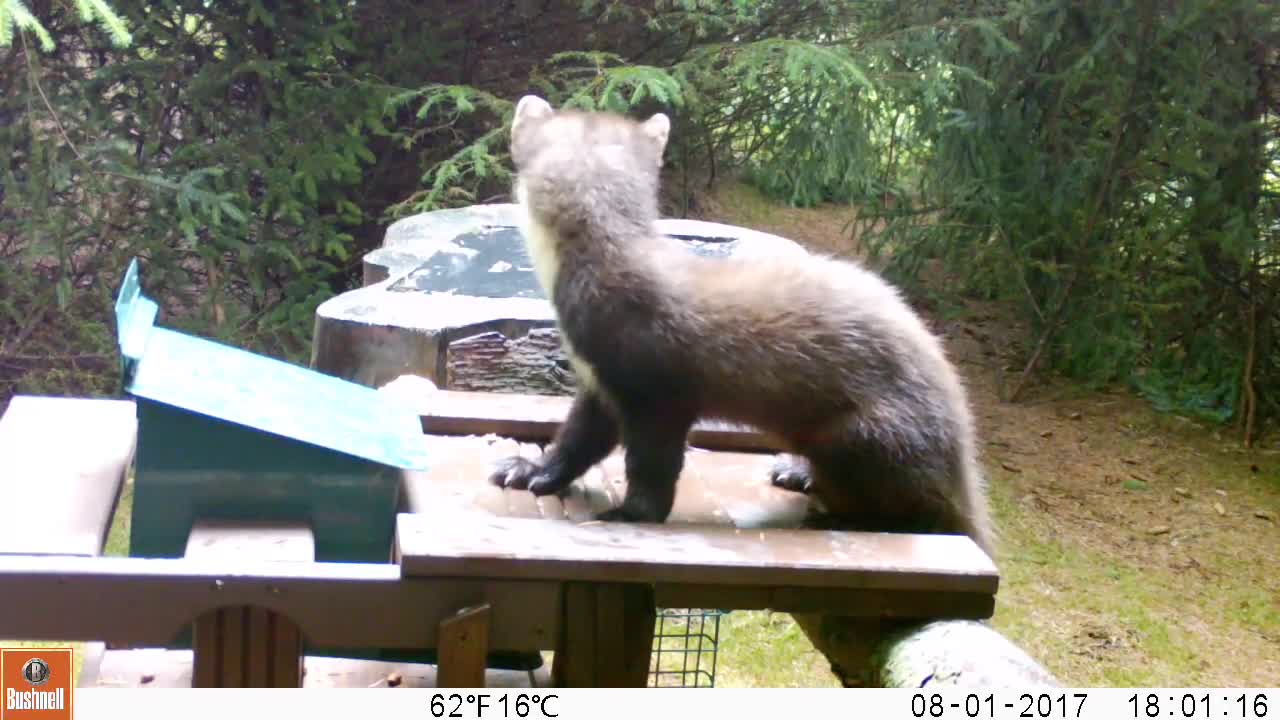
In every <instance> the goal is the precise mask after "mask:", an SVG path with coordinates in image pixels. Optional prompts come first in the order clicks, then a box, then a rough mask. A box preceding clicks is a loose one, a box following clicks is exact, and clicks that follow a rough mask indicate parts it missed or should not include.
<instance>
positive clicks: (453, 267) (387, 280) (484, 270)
mask: <svg viewBox="0 0 1280 720" xmlns="http://www.w3.org/2000/svg"><path fill="white" fill-rule="evenodd" d="M518 212H519V208H518V206H516V205H512V204H494V205H477V206H473V207H469V208H461V209H456V210H442V211H437V212H430V213H424V214H421V215H415V216H413V217H409V218H405V219H403V220H400V221H398V222H396V223H394V224H392V225H391V227H390V228H388V230H387V235H386V239H385V240H384V242H383V246H382V247H381V248H379V249H377V250H374V251H372V252H370V253H369V254H368V255H366V256H365V258H364V283H365V285H364V287H361V288H358V289H356V290H352V291H350V292H346V293H343V294H341V295H338V296H337V297H334V298H332V299H330V300H328V301H326V302H324V303H323V304H321V305H320V307H319V308H317V310H316V320H315V333H314V334H315V338H314V342H313V345H312V355H311V366H312V367H313V368H315V369H316V370H319V371H321V372H324V373H328V374H330V375H335V376H337V377H341V378H344V379H346V380H351V381H352V382H358V383H361V384H364V385H369V386H373V387H381V386H382V385H385V384H387V383H388V382H390V381H392V380H394V379H396V378H398V377H400V376H402V375H417V376H420V377H425V378H427V379H428V380H430V381H431V382H433V383H435V385H436V386H437V387H440V388H450V389H457V390H483V391H496V392H501V391H503V390H504V389H511V390H519V391H521V392H532V393H543V394H567V393H570V392H572V389H573V374H572V372H571V371H570V370H569V365H568V361H567V359H566V358H565V357H564V354H563V352H562V351H561V350H560V337H559V332H558V331H557V330H556V327H555V316H554V314H553V312H552V309H551V305H550V303H548V302H547V300H546V297H545V296H544V295H543V293H542V290H541V288H540V287H539V286H538V282H537V279H536V278H535V277H534V274H533V268H532V265H531V263H530V261H529V259H528V255H527V253H526V252H525V248H524V238H523V236H522V235H521V233H520V230H519V227H518V216H517V213H518ZM658 225H659V229H660V230H661V231H662V232H664V233H666V234H667V235H669V236H672V237H676V238H679V239H681V240H684V241H685V243H686V244H687V246H688V248H689V250H690V252H696V253H699V254H703V255H711V256H729V255H743V254H761V255H771V254H777V253H780V252H804V250H803V249H802V248H801V247H800V246H799V245H797V244H796V243H794V242H792V241H790V240H786V239H783V238H780V237H777V236H775V235H769V234H766V233H761V232H756V231H754V230H748V229H745V228H738V227H733V226H730V225H721V224H718V223H709V222H702V221H697V220H676V219H665V220H661V221H659V223H658Z"/></svg>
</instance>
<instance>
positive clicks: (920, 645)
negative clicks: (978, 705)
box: [792, 613, 1060, 690]
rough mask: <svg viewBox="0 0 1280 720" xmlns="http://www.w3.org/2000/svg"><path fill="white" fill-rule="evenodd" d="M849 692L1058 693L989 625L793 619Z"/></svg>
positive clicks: (1051, 680) (1048, 678) (812, 615)
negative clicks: (941, 689)
mask: <svg viewBox="0 0 1280 720" xmlns="http://www.w3.org/2000/svg"><path fill="white" fill-rule="evenodd" d="M792 617H794V618H795V620H796V623H797V624H799V625H800V628H801V629H802V630H804V633H805V635H806V636H808V638H809V640H810V642H812V643H813V645H814V647H815V648H817V650H818V651H819V652H821V653H822V654H823V655H825V656H826V658H827V660H828V662H830V663H831V671H832V672H833V673H835V675H836V677H837V678H839V679H840V681H841V683H842V684H843V685H844V686H845V687H888V688H927V687H939V686H941V687H958V688H970V689H981V690H996V689H1004V688H1018V689H1028V688H1041V687H1050V688H1052V687H1059V686H1060V683H1059V682H1058V680H1057V679H1056V678H1054V676H1053V675H1052V674H1051V673H1050V672H1049V671H1048V670H1046V669H1045V668H1043V667H1041V666H1040V665H1039V664H1038V663H1037V662H1036V661H1035V660H1033V659H1032V658H1031V657H1030V656H1029V655H1027V654H1026V653H1025V652H1023V651H1022V650H1021V649H1020V648H1018V647H1017V646H1015V645H1014V644H1013V643H1011V642H1009V641H1008V640H1007V639H1006V638H1005V637H1004V636H1003V635H1001V634H1000V633H998V632H996V631H995V630H994V629H993V628H992V627H991V626H990V625H989V624H987V623H986V622H978V621H974V620H933V621H925V622H920V621H908V620H875V619H867V618H853V617H837V616H835V615H823V614H817V613H793V614H792Z"/></svg>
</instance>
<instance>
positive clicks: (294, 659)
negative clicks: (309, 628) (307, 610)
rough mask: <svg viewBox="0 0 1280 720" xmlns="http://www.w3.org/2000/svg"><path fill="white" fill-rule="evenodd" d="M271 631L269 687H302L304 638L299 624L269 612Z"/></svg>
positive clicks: (267, 683) (268, 656)
mask: <svg viewBox="0 0 1280 720" xmlns="http://www.w3.org/2000/svg"><path fill="white" fill-rule="evenodd" d="M268 622H269V623H270V626H271V628H270V631H269V632H268V633H267V635H266V637H267V638H269V639H270V642H271V643H272V646H271V648H270V652H268V653H267V658H266V659H267V661H268V663H269V667H268V671H267V682H266V685H267V687H294V688H296V687H301V686H302V671H303V659H302V658H303V642H302V640H303V638H302V631H301V630H300V629H299V628H298V624H297V623H295V622H293V621H292V620H289V621H287V622H286V618H284V617H283V616H281V615H279V614H268Z"/></svg>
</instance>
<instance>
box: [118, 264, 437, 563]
mask: <svg viewBox="0 0 1280 720" xmlns="http://www.w3.org/2000/svg"><path fill="white" fill-rule="evenodd" d="M115 311H116V329H117V333H118V335H119V337H118V342H119V345H120V353H121V356H122V360H123V368H122V370H123V376H124V378H123V380H124V391H125V392H126V393H127V394H129V395H131V396H132V397H133V398H134V400H135V401H136V403H137V409H138V410H137V411H138V445H137V452H136V458H135V467H134V496H133V515H132V530H131V536H130V547H129V553H130V555H133V556H135V557H181V556H182V555H183V553H184V550H185V547H186V542H187V536H188V534H189V532H190V530H191V526H192V522H193V520H194V519H196V518H201V519H219V520H270V521H284V522H306V523H309V524H310V525H311V528H312V531H313V533H314V536H315V552H316V560H319V561H330V562H389V561H390V560H391V550H392V541H393V536H394V531H395V518H396V509H397V506H398V503H399V499H400V498H399V495H400V475H399V471H400V469H402V468H403V469H424V468H425V457H424V450H423V443H422V426H421V424H420V420H419V418H418V416H417V415H416V414H414V413H413V412H412V411H410V410H408V409H406V408H404V407H402V406H400V405H397V404H396V403H395V402H394V401H392V400H390V399H389V398H386V397H385V396H384V395H382V394H381V393H378V392H377V391H376V390H374V389H372V388H369V387H365V386H363V385H357V384H355V383H351V382H347V381H345V380H341V379H338V378H335V377H332V376H329V375H325V374H323V373H319V372H315V371H313V370H309V369H307V368H303V367H299V366H296V365H291V364H289V363H286V362H282V361H279V360H275V359H272V358H268V357H264V356H261V355H257V354H254V353H251V352H247V351H244V350H240V349H237V348H233V347H229V346H227V345H223V344H220V343H216V342H212V341H210V340H206V339H203V338H199V337H193V336H191V335H187V334H184V333H181V332H177V331H174V330H169V329H165V328H162V327H156V325H155V320H156V314H157V305H156V303H155V302H153V301H152V300H150V299H149V298H147V297H145V296H144V295H143V294H142V292H141V288H140V286H139V281H138V263H137V260H134V261H133V262H131V263H130V264H129V268H128V270H127V271H126V273H125V277H124V282H123V284H122V286H121V288H120V294H119V296H118V297H117V299H116V307H115Z"/></svg>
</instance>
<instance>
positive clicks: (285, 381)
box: [115, 259, 426, 470]
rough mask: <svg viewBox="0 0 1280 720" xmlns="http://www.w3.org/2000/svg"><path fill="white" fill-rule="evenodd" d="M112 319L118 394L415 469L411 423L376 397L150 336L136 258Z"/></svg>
mask: <svg viewBox="0 0 1280 720" xmlns="http://www.w3.org/2000/svg"><path fill="white" fill-rule="evenodd" d="M115 312H116V333H117V342H118V343H119V346H120V354H121V358H122V365H123V367H122V371H123V374H124V390H125V392H126V393H128V394H130V395H133V396H135V397H138V398H142V399H146V400H149V401H152V402H157V403H163V404H165V405H171V406H173V407H177V408H180V409H183V410H186V411H189V412H193V413H198V414H200V415H206V416H208V417H210V418H216V419H218V420H223V421H226V422H230V423H235V424H238V425H242V426H245V427H248V428H253V429H255V430H259V431H262V432H265V433H270V434H273V435H277V436H279V437H282V438H289V439H293V440H298V441H301V442H304V443H307V444H310V445H314V446H316V447H318V448H322V449H326V450H331V451H334V452H339V453H344V454H347V455H352V456H355V457H359V458H363V459H365V460H370V461H373V462H376V463H381V464H384V465H389V466H394V467H400V468H404V469H411V470H421V469H425V467H426V465H425V459H426V458H425V449H424V443H423V441H422V424H421V420H420V418H419V417H418V415H417V414H416V413H415V412H413V411H412V410H410V409H408V408H407V407H404V406H403V405H400V404H399V403H397V402H395V401H394V400H393V399H391V398H388V397H386V396H385V395H383V394H382V393H379V392H378V391H377V390H374V389H373V388H370V387H366V386H364V385H359V384H356V383H352V382H348V381H346V380H342V379H340V378H336V377H333V376H331V375H326V374H324V373H320V372H316V371H314V370H311V369H308V368H304V367H299V366H297V365H293V364H290V363H287V362H283V361H280V360H276V359H274V358H269V357H266V356H263V355H258V354H256V353H252V352H248V351H246V350H241V349H239V348H235V347H231V346H229V345H224V344H222V343H217V342H214V341H212V340H207V339H204V338H200V337H195V336H192V335H187V334H184V333H180V332H177V331H174V330H169V329H166V328H161V327H156V326H155V318H156V315H157V305H156V303H155V302H154V301H152V300H151V299H149V298H147V297H146V296H144V295H143V294H142V292H141V287H140V285H139V280H138V261H137V260H136V259H135V260H133V261H132V262H130V263H129V268H128V270H127V271H126V272H125V277H124V281H123V283H122V284H121V287H120V294H119V295H118V296H117V298H116V306H115ZM141 431H143V432H145V429H141ZM197 441H198V440H197Z"/></svg>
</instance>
